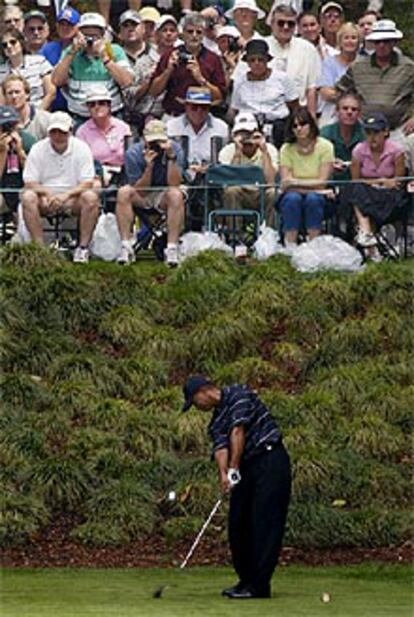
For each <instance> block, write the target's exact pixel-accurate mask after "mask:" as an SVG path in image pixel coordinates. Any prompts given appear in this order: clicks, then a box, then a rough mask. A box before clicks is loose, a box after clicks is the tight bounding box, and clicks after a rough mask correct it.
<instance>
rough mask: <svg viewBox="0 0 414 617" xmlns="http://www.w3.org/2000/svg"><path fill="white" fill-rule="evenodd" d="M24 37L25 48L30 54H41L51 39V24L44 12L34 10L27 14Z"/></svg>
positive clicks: (25, 16)
mask: <svg viewBox="0 0 414 617" xmlns="http://www.w3.org/2000/svg"><path fill="white" fill-rule="evenodd" d="M23 19H24V28H23V35H24V40H25V48H26V51H27V53H29V54H39V53H40V50H41V49H42V47H43V45H45V43H46V42H47V40H48V37H49V34H50V32H49V24H48V23H47V17H46V15H45V14H44V13H43V12H42V11H38V10H33V11H29V12H28V13H25V15H24V17H23Z"/></svg>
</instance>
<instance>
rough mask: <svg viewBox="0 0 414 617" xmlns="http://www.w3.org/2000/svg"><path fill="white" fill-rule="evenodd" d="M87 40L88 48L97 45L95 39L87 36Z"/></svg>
mask: <svg viewBox="0 0 414 617" xmlns="http://www.w3.org/2000/svg"><path fill="white" fill-rule="evenodd" d="M85 40H86V45H87V47H92V45H93V44H94V43H95V38H94V37H93V36H86V37H85Z"/></svg>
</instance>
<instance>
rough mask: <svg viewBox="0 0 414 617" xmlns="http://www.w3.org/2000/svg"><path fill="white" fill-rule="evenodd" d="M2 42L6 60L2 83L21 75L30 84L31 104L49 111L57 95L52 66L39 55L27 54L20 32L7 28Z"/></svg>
mask: <svg viewBox="0 0 414 617" xmlns="http://www.w3.org/2000/svg"><path fill="white" fill-rule="evenodd" d="M0 40H1V46H2V55H3V57H4V60H5V62H4V63H3V64H0V83H1V82H3V81H4V79H5V78H6V77H7V76H8V75H10V74H13V75H21V76H22V77H24V78H25V79H27V81H28V82H29V84H30V102H31V103H33V105H34V106H35V107H40V108H41V109H49V107H50V105H51V104H52V102H53V100H54V98H55V95H56V88H55V86H54V85H53V84H52V79H51V73H52V66H51V65H50V64H49V62H48V61H47V60H46V58H44V57H43V56H41V55H39V54H27V53H25V51H24V38H23V35H22V33H21V32H20V30H17V29H16V28H7V29H6V30H5V31H4V32H3V33H2V35H1V38H0Z"/></svg>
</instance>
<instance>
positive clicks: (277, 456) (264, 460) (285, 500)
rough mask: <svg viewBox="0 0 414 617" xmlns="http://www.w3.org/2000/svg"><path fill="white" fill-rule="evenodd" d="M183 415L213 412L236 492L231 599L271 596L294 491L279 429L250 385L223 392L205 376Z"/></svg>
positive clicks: (218, 446) (194, 380)
mask: <svg viewBox="0 0 414 617" xmlns="http://www.w3.org/2000/svg"><path fill="white" fill-rule="evenodd" d="M183 391H184V397H185V402H184V406H183V411H187V410H188V409H189V408H190V407H191V406H192V405H194V406H195V407H197V409H200V410H202V411H213V415H212V418H211V421H210V424H209V428H208V432H209V435H210V438H211V440H212V442H213V457H214V459H215V461H216V463H217V466H218V469H219V476H220V485H221V490H222V492H223V493H230V511H229V541H230V549H231V554H232V559H233V565H234V568H235V570H236V572H237V574H238V576H239V581H238V583H237V584H236V585H234V587H230V588H229V589H224V590H223V595H225V596H227V597H228V598H231V599H240V600H245V599H252V598H270V595H271V592H270V580H271V578H272V574H273V572H274V570H275V568H276V565H277V562H278V558H279V553H280V549H281V546H282V539H283V533H284V529H285V523H286V517H287V511H288V505H289V499H290V490H291V471H290V461H289V456H288V454H287V452H286V450H285V448H284V446H283V443H282V435H281V432H280V429H279V427H278V426H277V424H276V422H275V421H274V419H273V417H272V416H271V414H270V412H269V410H268V409H267V407H266V406H265V405H264V403H263V402H262V401H261V400H260V399H259V397H258V396H257V394H255V392H253V391H252V390H251V389H250V388H249V387H248V386H245V385H233V386H228V387H225V388H222V389H220V388H218V387H217V386H216V385H215V384H213V383H212V382H211V381H210V380H209V379H207V378H206V377H204V376H202V375H194V376H192V377H189V378H188V380H187V382H186V384H185V386H184V389H183Z"/></svg>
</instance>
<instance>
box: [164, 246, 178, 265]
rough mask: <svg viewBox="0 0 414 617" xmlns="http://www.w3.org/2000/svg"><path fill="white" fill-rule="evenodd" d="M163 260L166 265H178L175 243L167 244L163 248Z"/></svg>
mask: <svg viewBox="0 0 414 617" xmlns="http://www.w3.org/2000/svg"><path fill="white" fill-rule="evenodd" d="M164 261H165V263H166V264H167V266H170V268H175V267H176V266H178V262H179V260H178V245H177V244H169V245H168V246H167V248H166V249H164Z"/></svg>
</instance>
